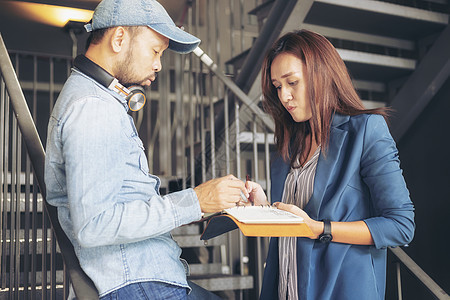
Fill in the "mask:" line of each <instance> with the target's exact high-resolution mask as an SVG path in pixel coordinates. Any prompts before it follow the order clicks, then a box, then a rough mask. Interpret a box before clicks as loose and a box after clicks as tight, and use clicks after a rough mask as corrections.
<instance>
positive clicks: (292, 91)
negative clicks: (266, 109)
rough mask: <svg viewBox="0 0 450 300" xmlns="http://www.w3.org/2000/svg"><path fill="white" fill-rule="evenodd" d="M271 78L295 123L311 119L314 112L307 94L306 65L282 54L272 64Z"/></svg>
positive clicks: (293, 57)
mask: <svg viewBox="0 0 450 300" xmlns="http://www.w3.org/2000/svg"><path fill="white" fill-rule="evenodd" d="M270 77H271V79H272V84H273V85H274V86H275V88H276V89H277V93H278V99H280V101H281V104H283V106H284V108H286V110H287V111H288V112H289V113H290V114H291V116H292V119H294V121H295V122H305V121H308V120H309V119H311V117H312V111H311V105H310V102H309V99H308V93H307V86H306V83H307V78H306V72H305V65H304V64H303V62H302V61H301V60H300V59H299V58H297V57H296V56H295V55H292V54H289V53H281V54H279V55H278V56H277V57H275V59H274V60H273V62H272V65H271V72H270Z"/></svg>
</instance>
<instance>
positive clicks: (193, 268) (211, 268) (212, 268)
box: [189, 263, 230, 276]
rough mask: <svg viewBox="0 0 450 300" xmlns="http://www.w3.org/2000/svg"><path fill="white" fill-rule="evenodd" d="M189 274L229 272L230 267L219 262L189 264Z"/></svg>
mask: <svg viewBox="0 0 450 300" xmlns="http://www.w3.org/2000/svg"><path fill="white" fill-rule="evenodd" d="M189 270H190V273H191V276H197V275H205V274H222V275H223V274H229V273H230V267H229V266H227V265H223V264H220V263H213V264H189Z"/></svg>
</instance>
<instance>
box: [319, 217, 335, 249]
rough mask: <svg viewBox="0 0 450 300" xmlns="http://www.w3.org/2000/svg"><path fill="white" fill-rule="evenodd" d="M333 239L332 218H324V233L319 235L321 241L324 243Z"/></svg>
mask: <svg viewBox="0 0 450 300" xmlns="http://www.w3.org/2000/svg"><path fill="white" fill-rule="evenodd" d="M332 239H333V236H332V235H331V222H330V220H323V233H322V234H321V235H319V241H321V242H322V243H329V242H331V240H332Z"/></svg>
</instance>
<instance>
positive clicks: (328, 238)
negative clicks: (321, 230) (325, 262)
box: [319, 234, 333, 243]
mask: <svg viewBox="0 0 450 300" xmlns="http://www.w3.org/2000/svg"><path fill="white" fill-rule="evenodd" d="M332 239H333V237H332V236H331V234H323V235H321V236H320V237H319V241H321V242H322V243H329V242H331V240H332Z"/></svg>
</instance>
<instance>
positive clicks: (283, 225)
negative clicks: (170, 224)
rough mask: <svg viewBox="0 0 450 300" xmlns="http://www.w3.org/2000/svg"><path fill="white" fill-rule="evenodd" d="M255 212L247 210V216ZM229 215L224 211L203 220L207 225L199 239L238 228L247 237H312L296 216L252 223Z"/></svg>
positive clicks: (304, 224)
mask: <svg viewBox="0 0 450 300" xmlns="http://www.w3.org/2000/svg"><path fill="white" fill-rule="evenodd" d="M246 208H252V207H244V208H241V209H246ZM237 209H239V208H237ZM261 209H262V208H261ZM273 209H276V208H273ZM257 210H258V208H257V207H254V208H252V209H249V210H248V213H247V215H250V216H251V215H254V216H255V211H257ZM283 212H284V211H283ZM231 213H232V212H231ZM231 213H230V211H227V210H225V211H224V212H222V213H219V214H213V215H211V216H209V217H207V218H206V219H204V220H205V221H207V224H206V227H205V229H204V230H203V233H202V235H201V237H200V239H201V240H208V239H211V238H214V237H216V236H219V235H221V234H224V233H226V232H229V231H232V230H235V229H237V228H239V230H240V231H241V232H242V234H243V235H245V236H249V237H288V236H289V237H308V236H313V235H314V234H313V233H312V231H311V229H310V228H309V227H308V225H306V223H305V222H304V221H303V219H302V218H301V217H298V216H296V217H295V218H291V217H288V216H286V217H284V218H279V219H280V220H278V222H277V221H276V220H274V219H266V220H258V221H254V219H255V218H250V219H253V221H251V222H248V220H245V219H242V218H241V220H242V221H247V222H242V221H239V220H238V219H237V218H236V217H235V216H233V215H232V214H231ZM283 214H284V213H283ZM294 216H295V215H294Z"/></svg>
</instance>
